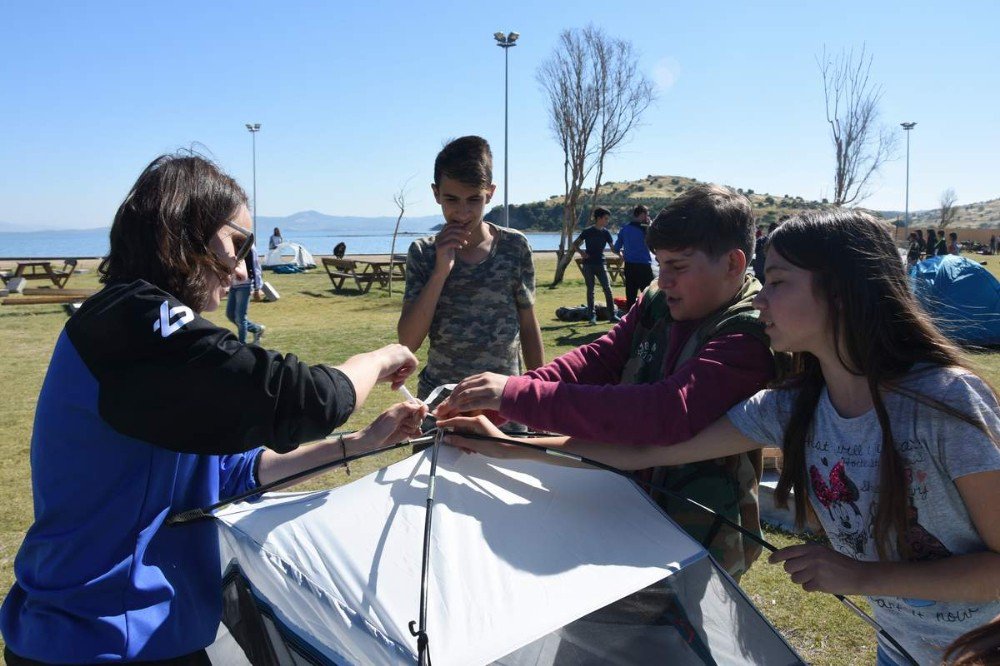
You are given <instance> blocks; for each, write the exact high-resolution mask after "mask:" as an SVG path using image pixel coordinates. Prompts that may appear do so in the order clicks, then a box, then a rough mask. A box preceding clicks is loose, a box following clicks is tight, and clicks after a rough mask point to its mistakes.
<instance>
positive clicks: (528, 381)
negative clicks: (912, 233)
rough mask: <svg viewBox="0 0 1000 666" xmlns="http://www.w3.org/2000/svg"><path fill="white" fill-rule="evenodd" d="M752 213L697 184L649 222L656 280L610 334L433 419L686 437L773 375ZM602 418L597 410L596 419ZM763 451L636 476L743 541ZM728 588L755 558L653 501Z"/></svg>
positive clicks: (678, 510)
mask: <svg viewBox="0 0 1000 666" xmlns="http://www.w3.org/2000/svg"><path fill="white" fill-rule="evenodd" d="M754 227H755V224H754V214H753V208H752V206H751V204H750V202H749V201H748V200H747V199H746V197H744V196H742V195H740V194H737V193H736V192H733V191H732V190H731V189H729V188H724V187H719V186H716V185H705V184H702V185H697V186H695V187H693V188H691V189H690V190H689V191H687V192H685V193H684V194H682V195H681V196H679V197H678V198H677V199H675V200H674V201H673V202H671V204H670V205H669V206H667V208H665V209H664V210H663V211H662V212H661V213H660V214H659V215H658V216H657V217H656V220H654V221H653V223H652V225H651V226H650V229H649V232H648V233H647V242H648V243H649V247H650V249H652V250H653V253H654V254H655V256H656V261H657V263H658V264H659V267H660V274H659V278H658V280H657V283H656V285H653V286H651V287H649V288H648V289H647V290H646V291H645V292H644V293H643V294H642V296H641V297H640V299H639V301H638V302H637V303H636V305H635V306H634V307H633V308H632V309H631V310H630V311H629V312H628V314H627V315H625V317H623V318H622V321H621V322H620V323H619V324H618V325H616V326H615V327H614V328H613V329H612V330H611V331H610V332H609V333H608V334H607V335H605V336H603V337H601V338H600V339H598V340H596V341H594V342H592V343H590V344H589V345H585V346H583V347H579V348H577V349H575V350H573V351H571V352H569V353H568V354H564V355H563V356H561V357H559V358H557V359H556V360H555V361H553V362H551V363H549V364H548V365H546V366H544V367H542V368H539V369H538V370H534V371H532V372H529V373H528V374H527V375H524V376H521V377H504V376H500V375H494V374H488V373H487V374H480V375H476V376H474V377H469V378H468V379H465V380H463V381H462V382H461V383H459V385H458V386H457V387H456V389H455V391H454V393H452V395H451V397H450V398H449V399H448V400H447V401H446V402H445V403H443V404H442V405H441V406H440V407H439V408H438V410H437V416H438V418H439V420H440V419H446V418H449V417H451V416H454V415H455V414H458V413H462V412H468V411H471V410H477V409H495V410H498V411H499V412H500V415H501V416H502V417H504V418H508V419H512V420H515V421H517V422H519V423H524V424H526V425H529V426H531V427H534V428H536V429H539V430H548V431H551V432H558V433H561V434H563V435H568V436H570V437H571V438H572V437H575V438H580V439H582V440H589V441H597V442H609V443H615V444H621V445H623V446H630V445H662V446H666V445H670V444H675V443H679V442H684V441H687V440H689V439H691V438H692V437H693V436H694V435H695V434H697V433H698V432H699V431H701V430H702V429H703V428H705V427H707V426H708V425H710V424H712V423H714V422H715V421H716V420H718V419H719V418H720V417H722V416H723V415H724V414H725V413H726V411H727V410H728V409H729V408H730V407H732V406H733V405H735V404H737V403H739V402H740V401H742V400H744V399H746V398H748V397H750V396H751V395H753V394H754V393H756V392H757V391H758V390H760V389H761V388H763V387H764V385H765V384H766V383H767V382H768V381H769V380H770V379H771V378H772V377H773V376H774V358H773V355H772V353H771V350H770V347H769V341H768V339H767V336H766V334H765V333H764V328H763V325H761V324H760V323H759V321H758V320H757V317H758V314H759V313H758V312H757V311H756V310H755V309H754V308H753V305H752V304H751V301H752V299H753V297H754V295H756V294H757V292H758V291H760V284H759V283H758V282H757V281H756V280H755V279H753V278H752V277H749V276H747V275H746V269H747V261H748V259H749V257H750V256H751V255H752V253H753V232H754ZM597 406H599V407H597ZM759 454H760V452H759V451H756V452H754V455H753V456H751V455H748V454H740V455H737V456H727V457H725V458H719V459H716V460H707V461H704V462H699V463H694V464H690V465H681V466H677V467H658V468H656V469H652V470H647V471H646V472H645V477H646V479H647V480H648V481H649V482H651V483H652V484H655V485H656V486H660V487H666V488H668V489H670V490H671V491H672V492H674V493H677V494H680V495H683V496H685V497H689V498H691V499H693V500H695V501H697V502H699V503H701V504H703V505H705V506H707V507H709V508H711V509H712V510H714V511H715V512H717V513H719V514H722V515H723V516H725V517H726V518H729V519H730V520H733V521H734V522H736V523H737V524H740V525H741V526H742V527H744V528H746V529H748V530H750V531H751V532H757V533H759V531H760V522H759V512H758V505H757V486H758V483H759V479H760V459H759ZM651 494H652V496H653V498H654V499H655V500H656V501H657V502H658V503H659V504H660V506H661V507H663V509H664V510H665V511H666V512H667V513H668V514H669V515H670V516H671V517H672V518H673V519H674V520H675V521H677V523H678V524H679V525H680V526H681V527H683V528H684V529H685V530H686V531H687V532H688V533H689V534H691V536H693V537H694V538H695V539H697V540H698V541H700V542H702V543H703V544H704V545H705V546H706V547H707V548H708V549H709V551H710V552H711V553H712V555H713V556H714V557H715V559H716V560H717V561H718V562H719V563H720V564H721V565H722V566H723V567H724V568H725V569H726V570H727V571H728V572H729V573H730V574H731V575H733V576H734V577H736V578H739V576H740V575H741V574H742V573H743V572H745V571H746V570H747V569H748V568H749V566H750V564H751V563H752V562H753V560H754V559H756V557H757V556H758V555H759V553H760V548H759V547H758V546H757V544H756V543H754V542H753V541H752V540H750V539H746V538H744V537H743V536H742V535H741V534H740V533H739V532H738V531H736V530H733V529H732V528H729V527H725V526H722V527H721V528H720V529H719V528H717V527H716V526H715V525H713V520H712V517H711V515H709V514H706V513H705V512H704V511H701V510H698V509H693V508H692V507H691V506H690V505H688V504H687V503H686V502H682V501H680V500H677V499H674V498H672V497H670V496H668V495H665V494H662V493H658V492H656V491H655V490H654V491H653V492H652V493H651Z"/></svg>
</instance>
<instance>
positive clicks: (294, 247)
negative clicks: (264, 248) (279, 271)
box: [261, 242, 316, 268]
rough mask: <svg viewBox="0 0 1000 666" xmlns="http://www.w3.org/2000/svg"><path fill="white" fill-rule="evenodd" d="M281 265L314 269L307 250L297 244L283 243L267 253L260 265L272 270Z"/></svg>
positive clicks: (311, 257)
mask: <svg viewBox="0 0 1000 666" xmlns="http://www.w3.org/2000/svg"><path fill="white" fill-rule="evenodd" d="M282 264H291V265H293V266H298V267H299V268H314V267H315V266H316V260H315V259H313V256H312V254H310V253H309V250H307V249H305V248H304V247H302V246H301V245H299V244H298V243H292V242H285V243H281V244H280V245H278V246H277V247H276V248H274V249H273V250H271V251H270V252H268V253H267V256H266V257H264V263H263V264H261V265H262V266H263V267H264V268H274V267H275V266H281V265H282Z"/></svg>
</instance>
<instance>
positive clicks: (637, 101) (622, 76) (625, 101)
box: [584, 26, 656, 208]
mask: <svg viewBox="0 0 1000 666" xmlns="http://www.w3.org/2000/svg"><path fill="white" fill-rule="evenodd" d="M584 34H585V35H586V38H587V40H588V42H589V43H590V44H591V45H592V49H593V52H594V56H595V57H594V60H595V64H596V66H597V68H598V72H599V75H600V76H599V78H598V81H599V82H600V85H599V86H598V89H597V90H598V96H599V99H598V108H599V109H600V112H599V118H598V130H599V131H598V145H597V174H596V176H595V177H594V191H593V194H592V196H591V200H590V205H591V208H593V207H594V206H596V205H597V197H598V195H599V194H600V191H601V179H602V178H603V177H604V161H605V159H606V158H607V157H608V155H611V154H612V153H614V152H615V150H617V148H618V147H619V145H621V143H622V142H623V141H624V140H625V139H626V138H627V137H628V135H629V134H630V133H631V132H632V130H633V129H634V128H635V127H636V126H637V125H638V124H639V120H640V118H641V117H642V114H643V113H644V112H645V111H646V109H648V108H649V105H650V104H652V103H653V100H654V99H655V98H656V95H655V93H654V92H653V83H652V81H650V80H649V78H647V77H646V76H645V75H644V74H642V73H641V72H640V71H639V70H638V65H639V58H638V56H637V55H636V53H635V49H634V48H633V46H632V43H631V42H626V41H625V40H622V39H609V38H608V37H607V36H606V35H605V34H604V33H603V32H602V31H600V30H599V29H596V28H594V27H593V26H589V27H587V28H586V29H585V30H584Z"/></svg>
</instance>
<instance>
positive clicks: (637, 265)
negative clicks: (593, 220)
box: [614, 204, 653, 310]
mask: <svg viewBox="0 0 1000 666" xmlns="http://www.w3.org/2000/svg"><path fill="white" fill-rule="evenodd" d="M648 226H649V209H648V208H646V207H645V206H643V205H642V204H639V205H638V206H636V207H635V208H633V209H632V220H631V221H630V222H629V223H628V224H626V225H625V226H624V227H622V228H621V230H620V231H619V232H618V238H617V239H616V240H615V245H614V250H615V252H620V253H622V254H623V256H624V257H625V299H626V300H627V301H628V305H627V306H626V308H625V309H626V310H631V309H632V306H633V305H635V300H636V298H638V296H639V294H640V293H642V291H643V290H644V289H645V288H646V287H648V286H649V283H650V282H652V281H653V267H652V259H653V258H652V255H651V254H650V253H649V248H648V247H647V246H646V227H648ZM623 250H624V252H622V251H623Z"/></svg>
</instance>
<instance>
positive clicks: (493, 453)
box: [437, 414, 518, 458]
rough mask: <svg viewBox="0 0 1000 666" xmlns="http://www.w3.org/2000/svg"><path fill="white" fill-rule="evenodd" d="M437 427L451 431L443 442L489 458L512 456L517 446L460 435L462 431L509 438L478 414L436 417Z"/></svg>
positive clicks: (514, 454) (514, 455)
mask: <svg viewBox="0 0 1000 666" xmlns="http://www.w3.org/2000/svg"><path fill="white" fill-rule="evenodd" d="M437 427H438V428H444V429H448V430H451V431H453V432H448V433H447V434H445V436H444V443H445V444H447V445H448V446H454V447H456V448H459V449H462V450H463V451H466V452H471V453H482V454H483V455H484V456H489V457H491V458H514V457H516V453H517V450H518V447H516V446H511V445H510V444H502V443H500V442H489V441H485V440H482V439H469V438H468V437H462V433H475V434H477V435H486V436H487V437H496V438H499V439H510V438H509V437H507V435H505V434H503V432H501V430H500V428H497V427H496V426H495V425H493V423H492V422H491V421H490V420H489V419H488V418H486V417H485V416H483V415H482V414H480V415H479V416H455V417H452V418H449V419H443V420H442V419H438V422H437Z"/></svg>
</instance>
